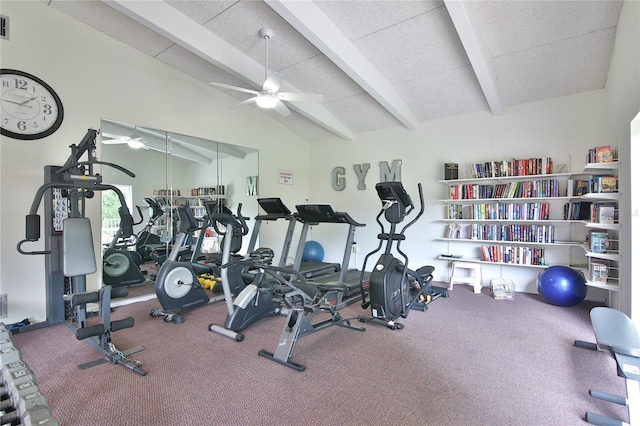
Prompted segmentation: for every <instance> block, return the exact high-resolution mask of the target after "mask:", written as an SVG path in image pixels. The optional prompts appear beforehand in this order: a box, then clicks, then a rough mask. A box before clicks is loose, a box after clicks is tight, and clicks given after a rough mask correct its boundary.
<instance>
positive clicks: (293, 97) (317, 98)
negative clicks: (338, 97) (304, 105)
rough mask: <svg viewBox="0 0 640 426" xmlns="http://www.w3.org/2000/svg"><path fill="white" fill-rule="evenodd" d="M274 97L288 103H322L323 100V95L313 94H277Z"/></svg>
mask: <svg viewBox="0 0 640 426" xmlns="http://www.w3.org/2000/svg"><path fill="white" fill-rule="evenodd" d="M276 96H277V98H278V99H281V100H283V101H289V102H322V100H323V99H324V96H323V95H317V94H315V93H299V92H278V93H276Z"/></svg>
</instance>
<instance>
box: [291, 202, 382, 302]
mask: <svg viewBox="0 0 640 426" xmlns="http://www.w3.org/2000/svg"><path fill="white" fill-rule="evenodd" d="M296 210H297V213H295V215H294V216H295V218H296V219H297V220H298V221H299V222H302V223H304V228H303V230H302V234H301V235H300V243H299V244H298V251H297V253H296V258H295V262H294V266H293V268H294V269H296V266H297V265H299V264H300V261H301V259H302V254H303V252H304V243H305V242H306V241H307V232H308V230H309V227H310V226H316V225H319V224H321V223H338V224H346V225H349V231H348V234H347V241H346V244H345V247H344V254H343V256H342V265H341V266H340V270H339V271H337V272H335V273H333V274H328V275H323V276H321V277H314V278H313V279H311V280H310V281H309V283H310V284H314V283H316V284H323V283H330V282H336V281H337V282H340V283H344V284H345V285H346V287H347V290H346V292H345V293H344V294H341V295H339V297H338V299H337V300H336V301H335V302H336V309H341V308H343V307H345V306H347V305H350V304H351V303H354V302H357V301H359V300H361V298H362V295H361V290H360V283H361V281H360V278H361V276H362V273H361V271H360V270H358V269H349V261H350V260H351V250H352V247H353V244H355V243H354V239H355V234H356V228H358V227H361V226H365V224H364V223H359V222H356V221H355V220H354V219H353V218H352V217H351V216H349V214H348V213H344V212H336V211H334V210H333V207H332V206H331V205H330V204H299V205H297V206H296ZM369 275H370V273H367V272H365V273H364V276H363V285H364V286H365V287H368V283H369Z"/></svg>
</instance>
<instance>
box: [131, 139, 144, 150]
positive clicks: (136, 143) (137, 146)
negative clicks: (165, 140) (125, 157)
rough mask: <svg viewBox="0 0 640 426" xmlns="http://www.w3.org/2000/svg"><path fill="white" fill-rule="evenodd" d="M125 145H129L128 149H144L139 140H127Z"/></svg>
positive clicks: (142, 143)
mask: <svg viewBox="0 0 640 426" xmlns="http://www.w3.org/2000/svg"><path fill="white" fill-rule="evenodd" d="M127 145H129V148H133V149H140V148H144V142H142V139H141V138H133V139H129V140H128V141H127Z"/></svg>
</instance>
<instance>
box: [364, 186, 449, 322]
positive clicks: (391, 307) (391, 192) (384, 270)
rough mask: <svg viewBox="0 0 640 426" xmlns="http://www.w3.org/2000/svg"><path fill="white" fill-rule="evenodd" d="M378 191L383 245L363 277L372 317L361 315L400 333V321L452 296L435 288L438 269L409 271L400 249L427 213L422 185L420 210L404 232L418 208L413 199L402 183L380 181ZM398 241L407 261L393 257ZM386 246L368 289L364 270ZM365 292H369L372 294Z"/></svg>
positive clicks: (419, 188) (367, 320) (399, 252)
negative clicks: (407, 232)
mask: <svg viewBox="0 0 640 426" xmlns="http://www.w3.org/2000/svg"><path fill="white" fill-rule="evenodd" d="M376 192H377V193H378V197H379V198H380V201H381V202H382V207H381V209H380V212H379V213H378V215H377V216H376V222H378V225H380V230H381V232H380V234H378V240H379V244H378V247H377V248H376V249H375V250H373V251H372V252H370V253H368V254H367V255H366V256H365V258H364V262H363V265H362V271H363V272H362V274H363V275H362V276H361V278H360V282H361V289H360V292H361V300H362V303H361V306H362V308H363V309H367V308H371V315H359V316H358V319H359V320H360V321H361V322H373V323H376V324H381V325H385V326H386V327H388V328H390V329H392V330H399V329H402V328H404V325H403V324H401V323H398V322H396V319H397V318H399V317H402V318H406V317H407V316H408V315H409V312H410V310H412V309H414V310H421V311H425V310H427V305H428V304H429V303H431V302H432V301H434V300H435V299H437V298H439V297H448V296H449V293H448V290H447V289H446V288H441V287H435V286H432V285H431V281H432V280H433V271H434V270H435V268H434V267H433V266H428V265H427V266H423V267H421V268H419V269H417V270H415V271H414V270H412V269H409V266H408V264H409V257H408V256H407V254H406V253H404V252H403V251H402V249H401V248H400V243H401V242H402V241H404V240H405V238H406V237H405V231H406V230H407V229H408V228H409V227H410V226H412V225H413V224H414V223H416V222H417V221H418V219H419V218H420V217H421V216H422V215H423V214H424V210H425V203H424V195H423V192H422V184H418V193H419V196H420V211H419V212H418V213H417V214H416V215H415V217H414V218H413V219H412V220H411V221H409V223H407V224H406V225H405V226H404V227H403V228H402V229H401V231H400V232H396V228H397V225H398V224H399V223H401V222H402V221H403V220H404V219H405V218H406V217H407V216H409V214H411V213H412V212H413V211H414V209H415V206H414V204H413V201H412V200H411V197H410V196H409V194H408V193H407V191H406V190H405V189H404V186H403V185H402V183H401V182H380V183H378V184H376ZM382 215H384V216H385V219H386V221H387V222H389V230H388V231H385V226H384V224H383V223H382V221H381V220H380V218H381V217H382ZM394 242H395V251H396V252H397V253H398V254H399V255H400V256H401V257H402V259H403V261H401V260H399V259H397V258H396V257H395V256H394V255H393V254H392V250H393V246H394ZM385 243H386V244H385ZM383 245H384V246H385V248H384V252H383V253H382V255H380V257H379V259H378V260H377V262H376V265H375V266H374V267H373V270H372V272H371V275H370V276H369V277H368V280H366V283H367V284H368V286H367V287H366V288H365V277H364V271H365V268H366V265H367V262H368V260H369V258H370V257H371V256H373V255H374V254H376V253H378V252H379V251H380V250H381V249H382V246H383ZM365 290H368V294H367V292H366V291H365Z"/></svg>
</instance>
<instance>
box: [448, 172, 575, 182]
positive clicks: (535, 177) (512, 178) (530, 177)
mask: <svg viewBox="0 0 640 426" xmlns="http://www.w3.org/2000/svg"><path fill="white" fill-rule="evenodd" d="M572 174H575V173H550V174H547V175H544V174H543V175H520V176H498V177H486V178H465V179H442V180H439V181H438V183H444V184H457V183H472V182H473V183H478V184H481V183H488V182H510V181H516V180H539V179H554V178H564V177H569V176H571V175H572Z"/></svg>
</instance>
